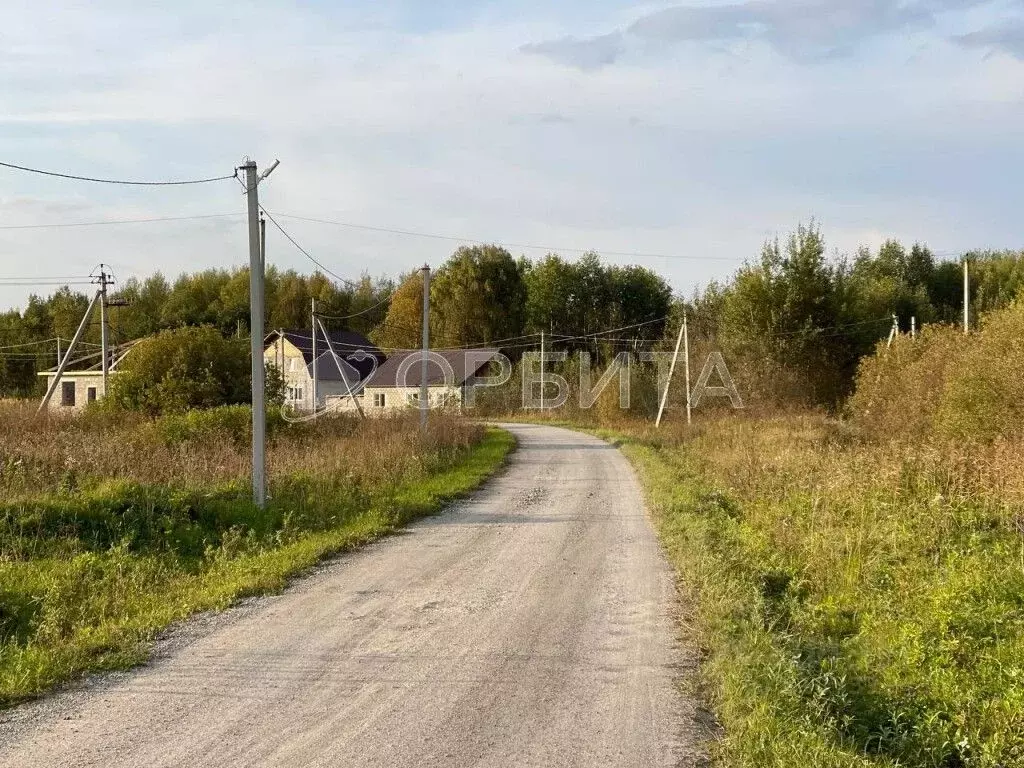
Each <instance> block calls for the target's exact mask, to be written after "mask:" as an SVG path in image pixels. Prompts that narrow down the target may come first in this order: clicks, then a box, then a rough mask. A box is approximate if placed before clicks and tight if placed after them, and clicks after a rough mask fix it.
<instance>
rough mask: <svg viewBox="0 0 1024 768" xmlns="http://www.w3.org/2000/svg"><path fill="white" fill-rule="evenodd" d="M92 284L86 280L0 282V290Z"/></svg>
mask: <svg viewBox="0 0 1024 768" xmlns="http://www.w3.org/2000/svg"><path fill="white" fill-rule="evenodd" d="M91 285H92V282H91V281H87V280H80V281H54V282H49V283H47V282H45V281H23V282H6V281H5V282H0V288H7V287H8V286H11V287H40V286H45V287H47V288H63V287H65V286H91Z"/></svg>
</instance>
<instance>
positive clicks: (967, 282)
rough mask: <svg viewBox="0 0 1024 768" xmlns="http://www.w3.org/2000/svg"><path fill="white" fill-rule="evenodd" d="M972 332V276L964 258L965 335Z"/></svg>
mask: <svg viewBox="0 0 1024 768" xmlns="http://www.w3.org/2000/svg"><path fill="white" fill-rule="evenodd" d="M970 332H971V274H970V271H969V270H968V267H967V258H966V257H965V258H964V333H970Z"/></svg>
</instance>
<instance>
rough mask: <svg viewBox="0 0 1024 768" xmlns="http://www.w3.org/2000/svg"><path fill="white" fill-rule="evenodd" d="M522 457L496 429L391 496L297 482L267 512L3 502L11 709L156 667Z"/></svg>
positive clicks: (190, 503) (112, 498)
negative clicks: (193, 623)
mask: <svg viewBox="0 0 1024 768" xmlns="http://www.w3.org/2000/svg"><path fill="white" fill-rule="evenodd" d="M513 446H514V439H513V437H512V436H511V435H510V434H509V433H507V432H504V431H502V430H497V429H488V430H487V431H486V433H484V435H483V437H482V440H481V441H480V442H478V443H477V444H475V445H473V446H471V447H469V448H461V449H445V448H444V447H443V446H441V447H438V448H436V449H434V450H432V451H429V452H427V453H426V454H424V455H423V456H422V460H421V461H420V462H419V464H418V468H417V469H416V470H415V471H409V472H406V473H405V474H404V475H403V477H402V478H401V479H399V480H397V481H395V482H388V481H382V482H381V483H380V484H378V485H373V484H370V483H367V482H365V481H363V480H361V479H358V478H357V479H352V478H346V477H343V476H342V477H333V476H325V475H323V474H309V475H301V474H297V473H292V474H289V475H288V476H286V477H284V478H281V479H280V480H279V481H278V482H276V483H275V484H274V485H273V486H272V488H271V492H272V495H273V498H272V501H271V503H270V504H269V505H268V507H267V509H266V510H265V511H260V510H256V509H255V508H253V506H252V505H251V503H250V502H249V501H248V500H247V493H248V491H247V488H246V487H245V484H244V483H240V482H234V483H226V484H224V485H222V486H221V487H217V488H211V489H209V490H208V491H205V492H198V491H195V490H181V489H171V488H168V487H163V486H157V485H144V484H139V483H124V482H121V483H103V484H99V485H98V486H96V487H92V488H90V489H89V490H88V491H75V492H68V493H47V494H45V495H43V496H41V497H38V498H34V499H31V500H25V499H23V498H22V499H19V500H16V501H10V502H4V503H0V551H2V552H3V558H2V559H0V706H11V705H12V704H14V703H16V702H18V701H21V700H23V699H25V698H27V697H30V696H33V695H36V694H39V693H41V692H44V691H46V690H48V689H50V688H52V687H53V686H54V685H56V684H59V683H61V682H64V681H67V680H69V679H71V678H73V677H75V676H77V675H79V674H81V673H83V672H87V671H94V670H102V669H113V668H123V667H126V666H130V665H132V664H136V663H138V662H140V661H142V660H144V659H145V658H146V656H147V654H148V649H149V647H150V645H151V641H152V640H153V638H154V637H155V635H156V633H157V632H159V631H160V630H162V629H164V628H166V627H167V626H168V625H170V624H171V623H173V622H176V621H180V620H182V619H184V618H186V617H188V616H189V615H190V614H193V613H195V612H197V611H203V610H209V609H223V608H225V607H227V606H229V605H231V604H232V603H233V602H234V601H236V600H238V599H240V598H243V597H246V596H250V595H258V594H265V593H269V592H274V591H277V590H280V589H281V588H282V587H283V586H284V585H285V584H286V583H287V581H288V579H289V578H291V577H293V576H295V575H296V574H298V573H300V572H302V571H303V570H304V569H306V568H308V567H310V566H312V565H313V564H315V563H316V562H317V561H319V560H321V559H323V558H324V557H326V556H328V555H331V554H333V553H337V552H342V551H345V550H348V549H351V548H353V547H357V546H359V545H361V544H365V543H366V542H369V541H371V540H373V539H375V538H378V537H380V536H382V535H386V534H388V533H390V532H393V531H395V530H396V529H397V528H399V527H401V526H402V525H404V524H406V523H407V522H409V521H410V520H412V519H414V518H416V517H419V516H422V515H427V514H431V513H433V512H436V511H437V510H438V509H440V508H441V507H442V506H443V505H444V504H446V503H447V502H449V501H451V500H453V499H455V498H457V497H459V496H461V495H463V494H465V493H466V492H468V491H470V490H472V489H473V488H475V487H476V486H478V485H479V484H480V483H481V482H482V481H483V480H484V479H486V478H487V477H488V476H489V475H491V474H492V473H493V472H494V471H495V470H497V469H498V467H500V466H501V465H502V463H503V462H504V460H505V457H506V456H507V454H508V453H509V451H510V450H511V449H512V448H513Z"/></svg>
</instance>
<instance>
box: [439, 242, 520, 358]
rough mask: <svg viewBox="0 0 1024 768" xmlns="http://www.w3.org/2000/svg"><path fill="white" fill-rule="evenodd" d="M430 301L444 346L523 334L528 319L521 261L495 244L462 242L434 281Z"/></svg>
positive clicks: (490, 340) (491, 340) (441, 342)
mask: <svg viewBox="0 0 1024 768" xmlns="http://www.w3.org/2000/svg"><path fill="white" fill-rule="evenodd" d="M430 304H431V312H432V314H433V315H435V316H436V326H435V324H434V320H433V319H432V321H431V326H432V327H436V330H437V334H438V337H439V338H438V345H439V346H440V345H450V346H458V345H461V344H470V343H474V342H493V341H494V340H495V339H503V338H510V337H513V336H519V335H521V334H522V333H523V328H524V325H525V321H526V284H525V282H524V280H523V272H522V269H521V267H520V264H519V263H518V262H517V261H516V260H515V259H514V258H513V257H512V254H510V253H509V252H508V251H506V250H505V249H504V248H500V247H498V246H495V245H482V246H480V245H476V246H472V247H468V246H463V247H461V248H459V249H458V250H456V251H455V253H453V254H452V256H451V258H450V259H448V261H447V262H446V263H445V264H444V266H442V267H441V269H439V270H438V271H437V274H436V276H434V278H433V279H432V281H431V289H430Z"/></svg>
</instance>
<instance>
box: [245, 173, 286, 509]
mask: <svg viewBox="0 0 1024 768" xmlns="http://www.w3.org/2000/svg"><path fill="white" fill-rule="evenodd" d="M277 164H278V161H277V160H275V161H274V163H273V165H271V166H270V167H269V168H267V170H265V171H264V172H263V174H262V175H257V173H256V163H255V161H253V160H248V161H246V162H245V163H244V164H243V165H242V166H241V167H240V170H243V171H245V194H246V198H247V201H248V213H249V351H250V353H251V355H252V501H253V504H255V505H256V506H257V507H260V508H262V507H264V506H266V503H267V474H266V466H267V465H266V449H267V401H266V380H265V376H266V370H265V369H264V367H263V277H264V275H263V238H262V237H261V236H260V235H261V233H260V201H259V198H258V197H257V192H256V188H257V187H258V186H259V183H260V182H261V181H263V179H265V178H267V176H269V175H270V173H271V171H273V170H274V169H275V168H276V167H277Z"/></svg>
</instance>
